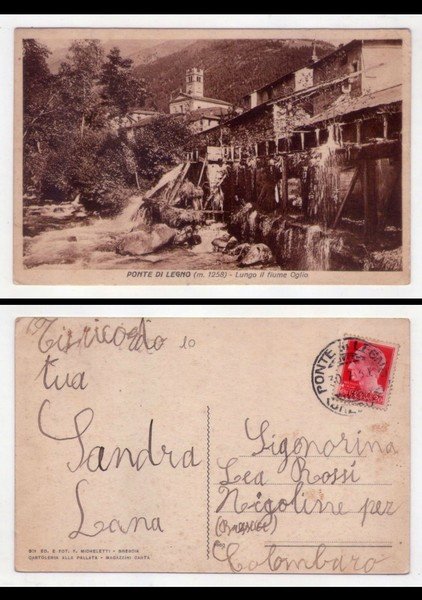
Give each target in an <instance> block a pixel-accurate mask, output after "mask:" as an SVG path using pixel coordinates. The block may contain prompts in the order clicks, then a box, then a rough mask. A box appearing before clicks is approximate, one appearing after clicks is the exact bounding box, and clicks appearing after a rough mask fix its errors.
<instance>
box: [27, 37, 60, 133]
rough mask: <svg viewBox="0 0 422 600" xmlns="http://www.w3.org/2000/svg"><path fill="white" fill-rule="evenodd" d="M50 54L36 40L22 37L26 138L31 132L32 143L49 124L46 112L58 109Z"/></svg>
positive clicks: (48, 113)
mask: <svg viewBox="0 0 422 600" xmlns="http://www.w3.org/2000/svg"><path fill="white" fill-rule="evenodd" d="M50 54H51V52H50V51H49V50H48V48H47V47H46V46H44V45H43V44H41V43H40V42H38V41H37V40H33V39H28V40H23V117H24V127H23V136H24V139H25V138H26V137H27V136H31V135H32V137H33V139H32V142H35V143H36V144H39V142H40V137H42V132H43V128H44V127H45V126H46V124H47V121H48V118H47V115H51V114H52V113H53V112H54V111H55V110H56V108H57V106H56V101H57V93H56V92H55V90H54V85H53V79H54V78H53V77H52V75H51V73H50V69H49V68H48V64H47V58H48V56H49V55H50Z"/></svg>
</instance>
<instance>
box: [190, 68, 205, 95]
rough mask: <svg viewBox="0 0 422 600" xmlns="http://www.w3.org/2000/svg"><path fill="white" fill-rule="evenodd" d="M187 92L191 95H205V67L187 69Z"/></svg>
mask: <svg viewBox="0 0 422 600" xmlns="http://www.w3.org/2000/svg"><path fill="white" fill-rule="evenodd" d="M186 93H187V94H189V96H200V97H201V98H202V97H203V95H204V71H203V69H197V68H195V67H193V68H192V69H187V70H186Z"/></svg>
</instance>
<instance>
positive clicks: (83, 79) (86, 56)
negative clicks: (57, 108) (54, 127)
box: [59, 40, 104, 137]
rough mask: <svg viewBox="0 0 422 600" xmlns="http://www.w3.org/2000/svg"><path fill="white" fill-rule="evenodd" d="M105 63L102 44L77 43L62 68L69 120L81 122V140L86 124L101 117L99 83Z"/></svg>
mask: <svg viewBox="0 0 422 600" xmlns="http://www.w3.org/2000/svg"><path fill="white" fill-rule="evenodd" d="M103 59H104V50H103V48H102V46H101V43H100V41H99V40H77V41H74V42H73V43H72V44H71V46H70V47H69V52H68V56H67V61H66V62H64V63H62V65H61V68H60V72H59V76H60V80H61V85H62V97H63V102H64V104H65V105H66V106H67V107H68V116H69V118H76V120H77V121H78V123H79V131H80V136H81V137H83V135H84V132H85V127H86V125H87V123H89V124H91V123H95V121H96V119H97V117H98V116H99V113H101V98H100V95H99V90H98V84H97V82H98V78H99V76H100V72H101V66H102V63H103Z"/></svg>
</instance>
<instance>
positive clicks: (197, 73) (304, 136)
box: [14, 29, 410, 285]
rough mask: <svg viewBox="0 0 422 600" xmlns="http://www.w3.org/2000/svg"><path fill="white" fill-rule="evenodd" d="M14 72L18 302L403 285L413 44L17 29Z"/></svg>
mask: <svg viewBox="0 0 422 600" xmlns="http://www.w3.org/2000/svg"><path fill="white" fill-rule="evenodd" d="M15 54H16V62H15V252H14V255H15V271H14V273H15V281H16V282H17V283H23V284H69V283H70V284H132V285H133V284H135V285H153V284H156V285H157V284H158V285H180V284H189V285H190V284H195V285H196V284H200V285H204V284H220V283H221V284H240V285H241V284H281V285H286V284H313V283H315V284H319V283H321V284H333V283H334V284H336V283H340V284H405V283H409V280H410V265H409V255H410V252H409V249H410V239H409V223H410V203H409V181H410V170H409V169H410V163H409V156H410V120H409V115H410V33H409V31H407V30H403V29H373V30H371V29H365V30H363V29H362V30H360V29H341V30H336V29H325V30H324V29H318V30H313V29H303V30H280V29H278V30H270V29H267V30H259V29H256V30H251V29H249V30H241V29H226V30H207V29H198V30H195V29H178V30H171V29H129V30H124V29H18V30H17V31H16V35H15Z"/></svg>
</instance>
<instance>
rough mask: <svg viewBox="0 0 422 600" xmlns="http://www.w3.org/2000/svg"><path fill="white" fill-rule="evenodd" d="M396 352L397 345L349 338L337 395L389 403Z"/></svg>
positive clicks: (373, 403) (384, 403)
mask: <svg viewBox="0 0 422 600" xmlns="http://www.w3.org/2000/svg"><path fill="white" fill-rule="evenodd" d="M395 354H396V348H395V347H394V346H388V345H386V344H380V343H375V342H372V341H366V340H364V339H359V338H351V339H349V340H348V342H347V348H346V356H345V360H344V363H343V365H342V367H341V371H340V379H339V382H338V385H337V390H336V393H335V395H336V396H337V398H340V399H342V400H347V401H349V402H359V403H363V404H368V405H375V406H385V405H386V403H387V398H388V392H389V386H390V383H391V373H392V367H393V361H394V358H395Z"/></svg>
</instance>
